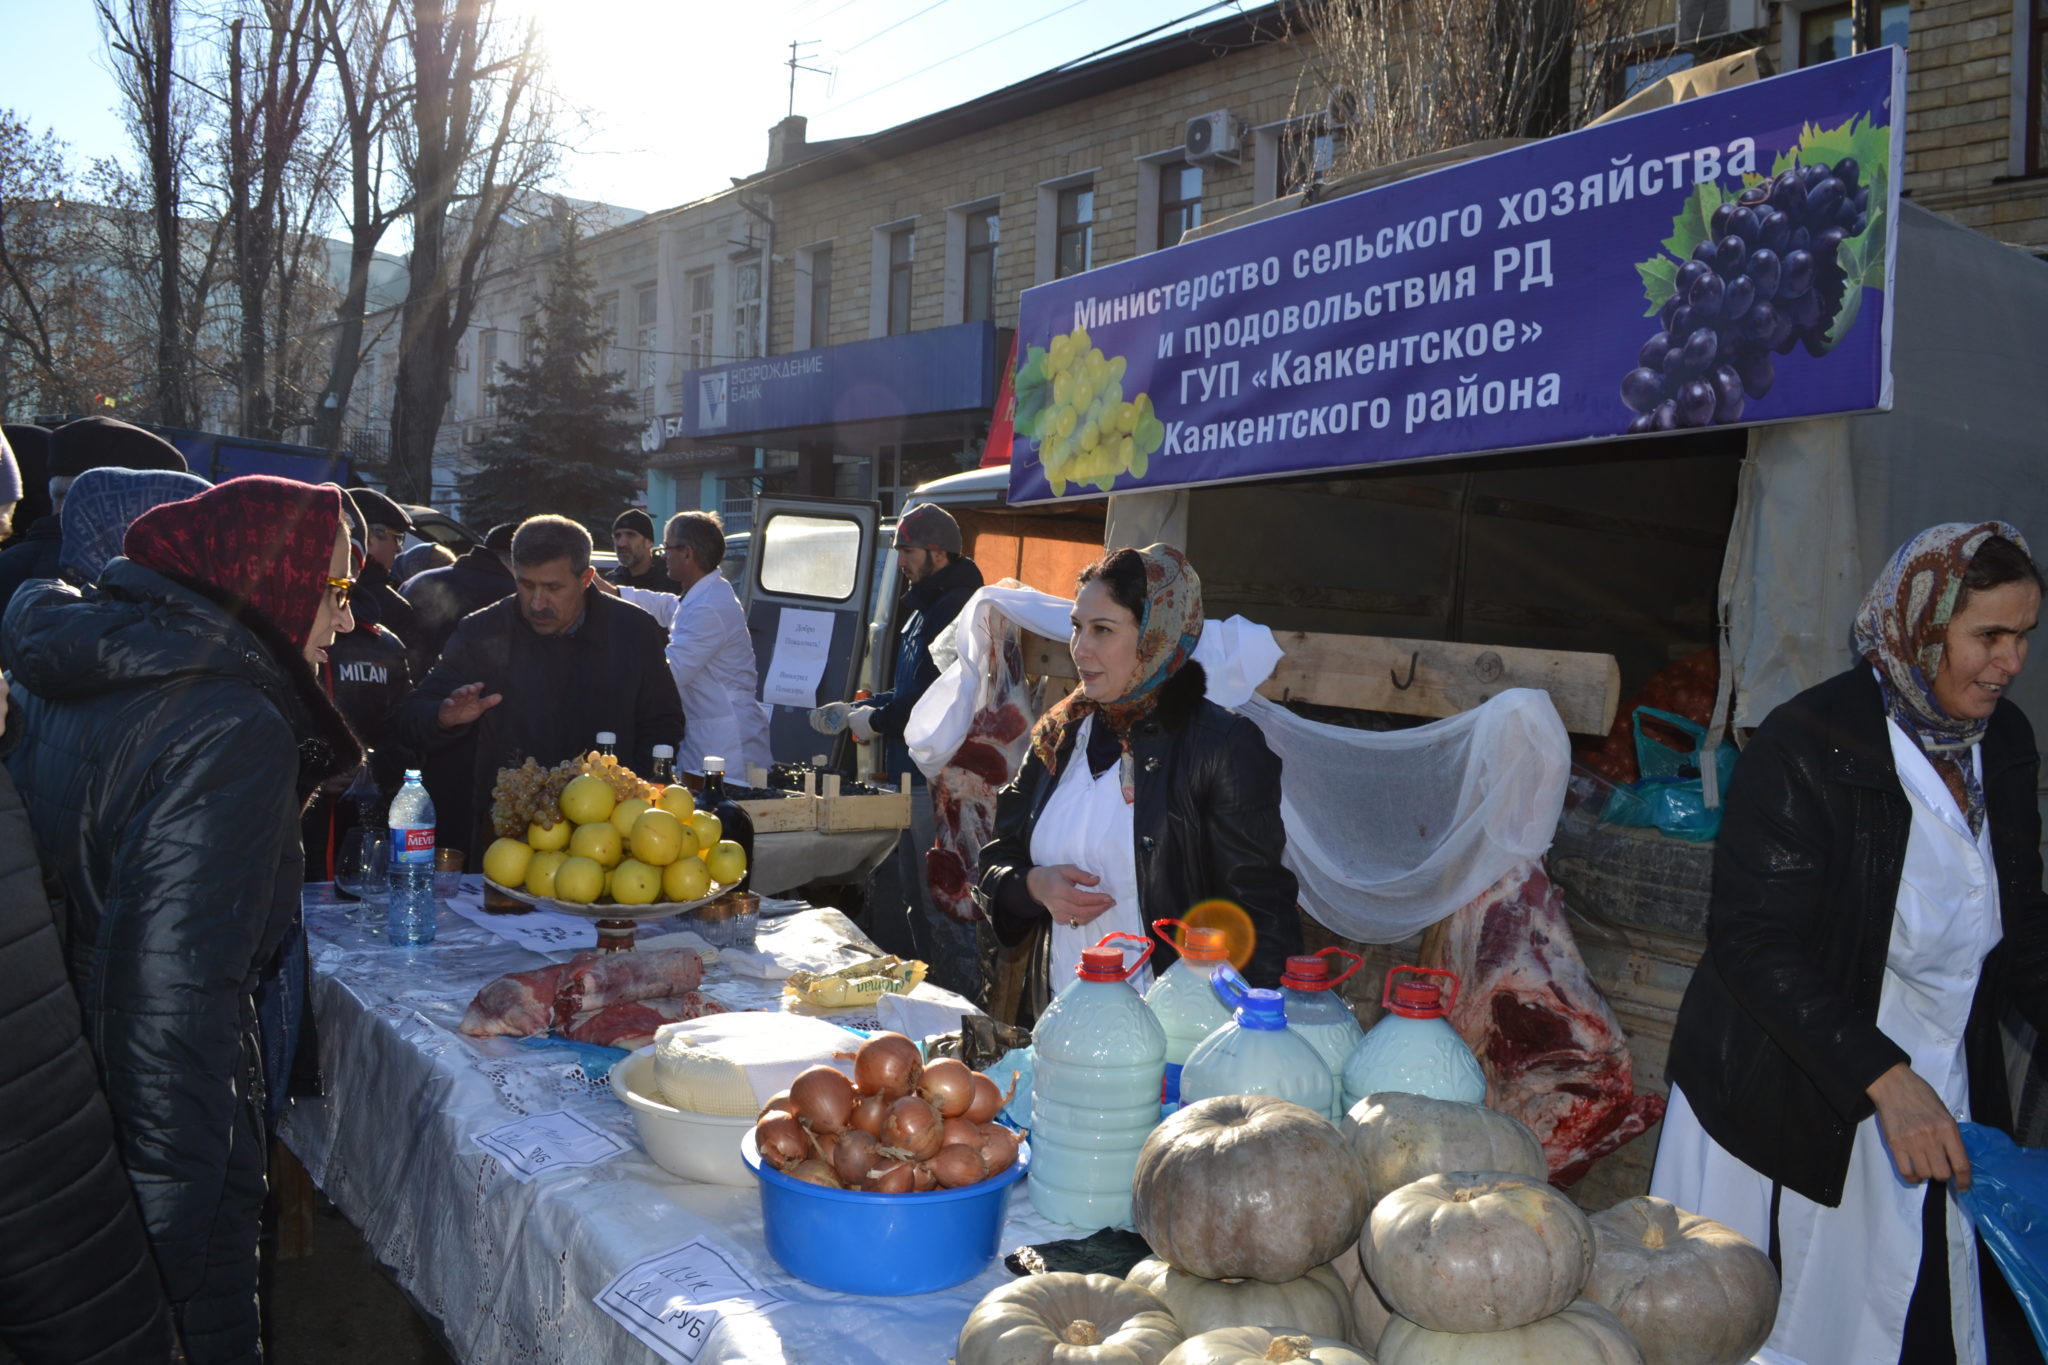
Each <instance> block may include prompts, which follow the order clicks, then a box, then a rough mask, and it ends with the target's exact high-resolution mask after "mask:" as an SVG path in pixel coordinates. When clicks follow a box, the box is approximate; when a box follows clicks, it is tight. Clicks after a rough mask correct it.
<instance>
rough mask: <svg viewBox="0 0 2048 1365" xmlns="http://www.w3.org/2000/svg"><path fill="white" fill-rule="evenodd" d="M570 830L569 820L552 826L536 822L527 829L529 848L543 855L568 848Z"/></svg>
mask: <svg viewBox="0 0 2048 1365" xmlns="http://www.w3.org/2000/svg"><path fill="white" fill-rule="evenodd" d="M570 828H571V826H570V824H569V822H568V821H567V820H557V821H555V823H553V824H552V825H543V824H542V823H540V821H538V820H536V821H534V822H533V823H532V824H530V825H528V826H527V827H526V843H527V847H529V848H532V849H535V850H537V851H539V852H543V853H545V852H548V851H549V850H551V849H557V848H567V847H568V846H569V830H570Z"/></svg>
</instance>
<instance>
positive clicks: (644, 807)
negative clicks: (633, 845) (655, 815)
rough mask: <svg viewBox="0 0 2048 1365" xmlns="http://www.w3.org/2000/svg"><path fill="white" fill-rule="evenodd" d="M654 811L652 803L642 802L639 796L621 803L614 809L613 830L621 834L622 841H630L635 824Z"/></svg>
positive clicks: (612, 817)
mask: <svg viewBox="0 0 2048 1365" xmlns="http://www.w3.org/2000/svg"><path fill="white" fill-rule="evenodd" d="M653 809H654V807H653V806H652V805H651V804H650V803H648V802H646V801H642V800H641V799H640V798H639V797H637V796H636V797H633V798H632V799H631V800H627V801H621V802H619V804H618V805H616V806H613V807H612V816H611V819H612V828H613V829H615V830H617V831H618V832H619V837H620V838H621V839H630V838H632V837H633V822H634V821H635V820H638V819H639V818H640V817H641V815H643V814H644V813H646V812H647V811H650V810H653Z"/></svg>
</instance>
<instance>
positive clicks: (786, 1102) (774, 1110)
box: [754, 1090, 796, 1119]
mask: <svg viewBox="0 0 2048 1365" xmlns="http://www.w3.org/2000/svg"><path fill="white" fill-rule="evenodd" d="M795 1113H796V1106H795V1105H794V1104H792V1103H790V1099H789V1092H788V1091H787V1090H784V1091H782V1092H781V1093H779V1094H777V1095H774V1096H771V1097H770V1098H769V1100H768V1103H766V1104H764V1105H762V1106H761V1112H760V1113H758V1114H756V1115H754V1117H755V1118H757V1119H759V1118H766V1117H768V1115H770V1114H795Z"/></svg>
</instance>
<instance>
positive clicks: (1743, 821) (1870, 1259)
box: [1651, 522, 2048, 1365]
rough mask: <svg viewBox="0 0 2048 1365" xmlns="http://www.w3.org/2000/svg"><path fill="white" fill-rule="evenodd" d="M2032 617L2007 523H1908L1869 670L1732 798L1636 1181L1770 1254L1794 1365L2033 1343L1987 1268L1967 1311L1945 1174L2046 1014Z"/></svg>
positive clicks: (1816, 712) (1980, 1353)
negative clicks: (2027, 1035)
mask: <svg viewBox="0 0 2048 1365" xmlns="http://www.w3.org/2000/svg"><path fill="white" fill-rule="evenodd" d="M2040 611H2041V576H2040V574H2039V572H2038V570H2037V569H2036V568H2035V567H2034V564H2033V561H2032V560H2031V559H2030V558H2029V557H2028V555H2027V553H2026V549H2025V542H2024V541H2022V540H2021V538H2020V535H2019V532H2017V531H2015V530H2013V529H2012V528H2011V527H2010V526H2007V525H2005V524H2004V523H2003V522H1986V523H1982V524H1979V525H1975V526H1970V525H1964V524H1954V523H1952V524H1946V525H1942V526H1936V527H1932V528H1930V529H1928V530H1927V531H1923V532H1921V533H1920V534H1919V535H1918V536H1916V537H1914V538H1913V539H1912V540H1911V541H1909V542H1908V543H1907V544H1906V545H1905V546H1903V547H1902V548H1901V549H1900V550H1899V551H1898V553H1897V554H1896V555H1894V556H1893V558H1892V561H1891V563H1890V564H1889V565H1888V566H1887V568H1886V570H1885V572H1884V573H1883V574H1882V575H1880V577H1879V578H1878V581H1877V583H1876V585H1875V586H1873V587H1872V589H1871V591H1870V595H1869V596H1868V597H1867V598H1866V599H1865V601H1864V604H1863V608H1862V610H1861V611H1860V612H1859V613H1858V616H1857V621H1856V632H1855V639H1856V649H1857V653H1858V654H1859V655H1861V656H1862V660H1863V661H1862V662H1861V663H1860V664H1858V665H1857V666H1856V667H1855V668H1852V669H1851V670H1850V671H1848V672H1847V673H1844V674H1842V675H1841V676H1839V677H1836V678H1833V679H1831V680H1829V681H1827V682H1824V683H1822V684H1820V685H1819V686H1818V687H1814V688H1812V689H1809V690H1808V691H1806V692H1803V693H1801V694H1800V695H1799V696H1797V697H1794V698H1793V699H1792V700H1791V701H1789V702H1787V703H1785V704H1784V705H1783V706H1780V707H1779V708H1778V709H1777V710H1775V711H1773V712H1772V713H1771V714H1770V715H1769V716H1768V717H1766V718H1765V720H1764V723H1763V725H1762V726H1760V727H1759V728H1758V729H1757V732H1756V735H1755V737H1754V738H1753V739H1752V740H1751V741H1750V743H1749V745H1748V747H1747V748H1745V750H1744V751H1743V756H1742V762H1741V763H1740V765H1738V766H1737V768H1736V771H1735V776H1734V779H1733V781H1732V783H1731V785H1730V789H1729V793H1728V804H1727V811H1726V815H1725V817H1724V819H1723V823H1722V826H1721V833H1720V838H1719V840H1718V841H1717V844H1716V847H1715V856H1714V889H1713V898H1712V901H1711V906H1710V918H1709V923H1708V931H1707V952H1706V956H1705V957H1703V958H1702V959H1701V961H1700V965H1699V968H1698V970H1697V971H1696V972H1695V974H1694V976H1693V979H1692V984H1691V986H1690V987H1689V988H1688V990H1687V992H1686V996H1685V1000H1684V1003H1683V1005H1682V1006H1681V1007H1680V1010H1679V1016H1678V1024H1677V1028H1676V1030H1675V1031H1674V1034H1673V1037H1672V1044H1671V1054H1670V1062H1669V1066H1668V1073H1669V1075H1670V1078H1671V1081H1672V1092H1671V1108H1670V1111H1669V1113H1667V1115H1666V1119H1665V1126H1664V1134H1663V1138H1662V1140H1661V1145H1660V1148H1659V1151H1658V1155H1657V1171H1656V1175H1655V1177H1654V1179H1653V1180H1652V1184H1651V1189H1652V1191H1653V1192H1654V1193H1656V1194H1659V1195H1662V1196H1663V1197H1665V1198H1668V1199H1670V1200H1672V1202H1674V1203H1677V1204H1679V1205H1681V1206H1682V1207H1685V1208H1689V1209H1693V1210H1694V1211H1696V1212H1700V1213H1704V1214H1707V1215H1708V1216H1710V1217H1713V1218H1716V1219H1719V1220H1720V1221H1722V1222H1724V1223H1728V1224H1730V1225H1731V1226H1733V1227H1734V1228H1736V1230H1737V1231H1740V1232H1742V1233H1744V1234H1745V1235H1746V1236H1749V1237H1750V1238H1751V1239H1752V1240H1754V1241H1756V1242H1757V1243H1758V1244H1759V1245H1761V1246H1765V1247H1768V1248H1769V1249H1770V1250H1771V1251H1772V1254H1773V1256H1774V1258H1775V1259H1778V1260H1780V1261H1781V1262H1782V1266H1783V1272H1784V1294H1783V1298H1782V1300H1781V1302H1780V1307H1779V1314H1778V1320H1777V1325H1776V1330H1775V1332H1774V1334H1773V1336H1772V1338H1771V1343H1770V1344H1771V1346H1772V1347H1773V1348H1774V1349H1776V1350H1778V1351H1781V1352H1783V1353H1785V1354H1787V1355H1791V1356H1795V1357H1797V1358H1800V1359H1803V1360H1806V1361H1808V1362H1809V1365H1825V1363H1826V1362H1830V1361H1843V1362H1850V1361H1854V1362H1867V1361H1880V1360H1891V1359H1899V1360H1902V1361H1912V1362H1916V1365H1917V1362H1923V1361H1928V1362H1933V1361H1953V1360H1956V1359H1958V1358H1961V1359H1965V1360H1983V1359H1985V1358H1986V1357H1985V1351H1986V1347H1985V1341H1986V1331H1987V1329H1988V1330H1989V1332H1990V1333H1991V1339H1990V1344H1991V1352H1990V1358H1991V1359H1995V1360H2006V1359H2025V1358H2032V1347H2031V1345H2030V1344H2029V1343H2028V1341H2027V1336H2026V1332H2025V1328H2024V1325H2023V1324H2022V1325H2020V1326H2019V1328H2018V1332H2017V1335H2016V1336H2012V1337H2004V1336H2002V1335H2001V1334H2002V1332H2003V1330H2004V1327H2005V1324H2006V1319H2007V1314H2006V1311H2005V1310H2006V1309H2007V1308H2009V1307H2010V1306H2011V1300H2010V1296H2009V1295H2006V1294H2005V1293H2004V1292H2003V1289H2004V1287H2003V1283H2002V1281H2000V1279H1999V1277H1998V1276H1997V1275H1996V1274H1992V1275H1989V1276H1985V1277H1983V1282H1984V1289H1985V1293H1984V1295H1983V1302H1982V1305H1981V1311H1980V1301H1979V1292H1978V1289H1979V1276H1978V1273H1977V1270H1978V1267H1977V1260H1978V1258H1977V1257H1976V1255H1975V1252H1976V1246H1977V1244H1976V1239H1975V1238H1974V1237H1973V1236H1972V1235H1971V1233H1970V1232H1969V1230H1968V1226H1967V1224H1966V1223H1965V1222H1964V1221H1963V1219H1962V1217H1961V1215H1960V1211H1959V1210H1954V1209H1952V1208H1951V1207H1950V1201H1949V1200H1948V1198H1947V1192H1946V1186H1947V1184H1949V1183H1953V1184H1954V1185H1956V1186H1957V1187H1958V1188H1967V1187H1968V1184H1969V1174H1970V1172H1969V1160H1968V1157H1967V1155H1966V1154H1965V1152H1964V1150H1963V1145H1962V1141H1961V1135H1960V1133H1959V1132H1958V1130H1957V1126H1956V1121H1957V1119H1959V1118H1969V1119H1974V1120H1975V1121H1976V1122H1978V1123H1983V1124H1987V1125H1990V1126H1992V1127H1995V1128H1999V1129H2004V1130H2009V1129H2010V1127H2011V1121H2012V1112H2011V1107H2010V1103H2009V1100H2008V1098H2007V1094H2006V1085H2005V1064H2004V1058H2003V1055H2002V1052H2001V1048H2000V1043H1999V1023H2000V1021H2001V1019H2002V1018H2003V1017H2004V1016H2005V1013H2006V1011H2007V1009H2008V1008H2011V1007H2017V1008H2018V1009H2019V1010H2020V1011H2021V1012H2022V1013H2024V1014H2025V1015H2026V1016H2027V1017H2028V1018H2029V1019H2030V1020H2031V1021H2032V1022H2034V1024H2035V1026H2036V1027H2037V1028H2043V1029H2048V991H2044V987H2048V900H2044V898H2043V895H2042V889H2041V857H2040V838H2041V822H2040V814H2039V808H2038V806H2037V805H2036V794H2035V783H2036V777H2037V773H2038V769H2039V766H2040V760H2039V755H2038V754H2037V752H2036V750H2035V747H2034V735H2033V730H2032V728H2031V727H2030V726H2029V725H2028V724H2027V719H2026V717H2025V716H2024V715H2022V714H2021V713H2020V711H2019V709H2018V708H2017V707H2015V706H2014V705H2013V704H2012V703H2011V702H2009V701H2007V700H2005V697H2004V693H2005V689H2006V687H2007V685H2009V684H2010V683H2011V681H2012V679H2013V678H2014V677H2015V676H2016V675H2017V674H2018V673H2019V672H2020V669H2021V667H2022V666H2023V665H2024V663H2025V661H2026V654H2027V637H2028V635H2029V633H2030V632H2031V631H2032V630H2033V628H2034V626H2035V624H2036V622H2037V621H2038V619H2039V617H2040ZM1923 1182H1924V1183H1925V1186H1926V1188H1925V1189H1924V1190H1923V1189H1921V1188H1919V1187H1920V1186H1921V1185H1922V1184H1923ZM2012 1352H2024V1353H2025V1354H2024V1355H2018V1354H2012Z"/></svg>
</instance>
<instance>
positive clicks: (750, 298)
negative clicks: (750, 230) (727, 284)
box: [732, 256, 761, 360]
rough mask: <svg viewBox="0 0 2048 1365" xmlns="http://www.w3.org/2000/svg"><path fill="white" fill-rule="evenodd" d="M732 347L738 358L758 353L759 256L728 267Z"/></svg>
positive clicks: (759, 340)
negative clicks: (730, 285) (729, 271)
mask: <svg viewBox="0 0 2048 1365" xmlns="http://www.w3.org/2000/svg"><path fill="white" fill-rule="evenodd" d="M732 299H733V302H732V350H733V356H734V358H735V359H738V360H751V359H753V358H754V357H755V356H758V355H759V354H761V258H760V257H759V256H749V257H747V258H746V259H745V260H743V261H740V262H738V263H737V264H735V265H734V266H733V270H732Z"/></svg>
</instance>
